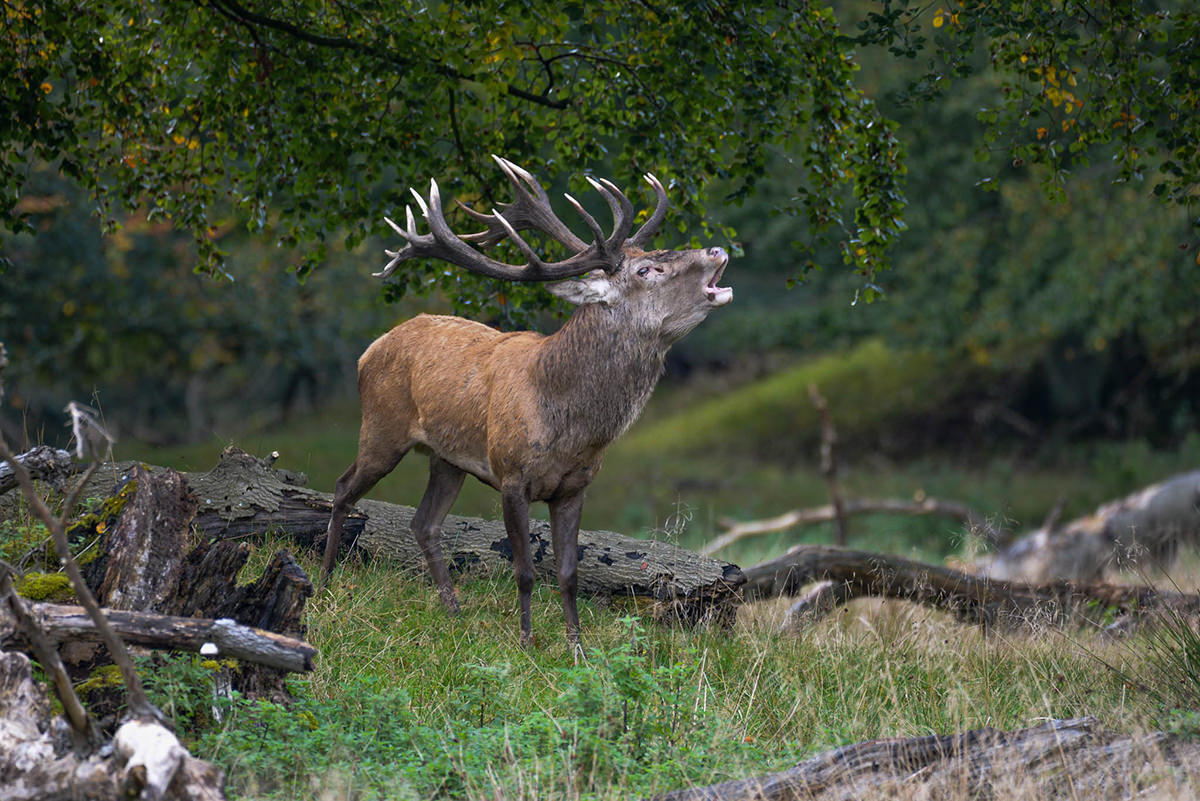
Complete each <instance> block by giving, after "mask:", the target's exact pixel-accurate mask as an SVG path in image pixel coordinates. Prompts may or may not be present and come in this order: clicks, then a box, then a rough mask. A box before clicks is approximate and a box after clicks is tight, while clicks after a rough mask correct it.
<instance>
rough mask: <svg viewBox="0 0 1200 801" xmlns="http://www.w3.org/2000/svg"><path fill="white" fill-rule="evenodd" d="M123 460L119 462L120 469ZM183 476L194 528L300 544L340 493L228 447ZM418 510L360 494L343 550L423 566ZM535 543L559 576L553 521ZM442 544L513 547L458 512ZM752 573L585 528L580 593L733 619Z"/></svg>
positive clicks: (493, 549) (504, 560)
mask: <svg viewBox="0 0 1200 801" xmlns="http://www.w3.org/2000/svg"><path fill="white" fill-rule="evenodd" d="M123 467H127V466H123V465H117V468H118V471H120V470H121V469H122V468H123ZM149 469H150V470H151V471H152V472H158V471H160V470H162V469H164V468H158V467H151V468H149ZM105 475H106V476H107V478H106V485H97V486H95V487H94V488H91V489H89V490H88V491H89V492H90V493H91V494H93V495H100V496H103V495H106V494H108V493H109V492H111V490H112V488H113V480H112V476H113V471H105ZM183 475H184V477H185V478H186V480H187V483H188V486H189V487H191V489H192V491H193V492H194V493H195V496H196V499H197V504H198V509H197V512H196V515H195V520H194V526H195V528H196V530H197V531H198V532H200V533H203V534H206V535H208V536H210V537H214V538H242V537H247V536H251V535H256V534H261V533H262V532H264V531H267V530H268V529H276V530H278V531H281V532H283V533H285V534H286V535H287V536H288V538H289V539H291V540H292V541H294V542H296V543H297V544H298V545H302V546H318V545H321V544H323V538H324V536H325V527H326V525H327V523H328V522H329V513H330V510H331V508H332V496H331V495H330V494H328V493H324V492H317V491H315V490H312V489H309V488H307V487H305V486H303V484H304V483H305V480H306V479H305V478H304V476H303V475H301V474H296V473H289V472H286V471H280V470H276V469H274V468H273V465H272V462H271V461H268V460H264V459H259V458H256V457H254V456H251V455H249V454H247V453H245V452H243V451H241V450H238V449H236V448H227V449H226V450H225V452H224V453H222V454H221V458H220V460H219V461H218V463H217V465H216V466H215V467H214V468H213V469H212V470H210V471H208V472H203V473H184V474H183ZM413 513H414V509H413V508H412V507H411V506H401V505H398V504H391V503H385V502H383V501H372V500H364V501H361V502H359V504H358V505H357V507H356V508H355V511H354V512H353V513H351V515H350V517H349V518H348V519H347V520H346V527H345V533H344V534H343V537H342V540H343V543H344V545H343V549H344V550H349V549H351V548H359V549H361V550H363V551H365V552H366V553H368V554H370V555H371V556H373V557H378V558H386V559H390V560H394V561H395V562H397V563H399V564H400V565H403V566H406V567H410V568H413V569H415V570H418V571H420V572H421V573H424V571H425V561H424V556H423V555H422V554H421V551H420V548H419V547H418V546H417V543H416V541H415V540H414V539H413V537H412V535H411V533H410V529H409V527H410V523H411V521H412V516H413ZM530 543H531V548H530V551H531V553H532V554H533V560H534V568H535V570H537V571H538V573H539V575H540V576H542V577H544V578H547V579H551V580H554V576H555V569H554V558H553V550H552V547H551V538H550V526H549V523H547V522H545V521H538V520H535V521H532V522H531V525H530ZM442 548H443V551H444V553H445V554H446V559H447V563H448V564H449V565H450V568H451V570H462V569H465V568H469V567H473V566H481V567H484V568H501V567H503V568H510V567H511V561H512V552H511V549H510V547H509V543H508V536H507V534H506V533H505V530H504V524H503V523H502V522H500V521H494V520H484V519H481V518H474V517H460V516H457V515H450V516H448V517H447V518H446V521H445V523H444V525H443V527H442ZM743 581H744V577H743V576H742V573H741V570H740V569H739V568H738V567H737V566H736V565H733V564H729V563H728V562H722V561H718V560H716V559H711V558H709V557H705V556H702V555H700V554H697V553H694V552H691V551H687V550H684V549H682V548H678V547H676V546H674V545H672V544H670V543H666V542H659V541H654V540H641V539H634V538H632V537H627V536H624V535H622V534H618V533H615V532H611V531H580V532H579V591H580V592H581V593H585V594H589V595H593V596H600V597H614V596H636V597H644V598H652V599H654V600H655V601H656V602H657V611H658V613H659V614H660V615H661V616H663V617H666V618H669V619H673V620H679V621H681V622H685V623H698V622H706V621H721V622H726V621H729V620H731V619H732V617H733V615H734V613H735V612H736V609H737V607H738V605H739V604H740V600H741V595H740V591H739V588H740V586H741V584H742V582H743Z"/></svg>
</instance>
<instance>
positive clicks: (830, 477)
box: [808, 384, 848, 547]
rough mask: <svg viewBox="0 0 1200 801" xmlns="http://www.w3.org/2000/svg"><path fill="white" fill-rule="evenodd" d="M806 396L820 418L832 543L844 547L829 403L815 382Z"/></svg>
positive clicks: (834, 433)
mask: <svg viewBox="0 0 1200 801" xmlns="http://www.w3.org/2000/svg"><path fill="white" fill-rule="evenodd" d="M808 396H809V398H811V399H812V404H813V407H815V408H816V410H817V415H818V416H819V417H820V418H821V475H823V476H825V483H827V484H828V485H829V501H830V504H829V505H830V506H832V507H833V544H834V545H840V546H842V547H845V545H846V535H847V530H848V524H847V523H846V509H845V505H844V504H843V502H842V490H841V487H839V486H838V480H837V458H836V454H835V452H834V446H835V445H837V429H836V428H834V427H833V417H832V416H830V414H829V405H828V404H827V403H825V399H824V398H823V397H821V393H820V392H819V391H818V390H817V385H816V384H809V385H808Z"/></svg>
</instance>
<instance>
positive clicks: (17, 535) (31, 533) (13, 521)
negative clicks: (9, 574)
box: [0, 517, 50, 562]
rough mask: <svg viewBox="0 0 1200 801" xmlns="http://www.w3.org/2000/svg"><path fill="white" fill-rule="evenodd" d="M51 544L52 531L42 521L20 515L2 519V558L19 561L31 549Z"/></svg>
mask: <svg viewBox="0 0 1200 801" xmlns="http://www.w3.org/2000/svg"><path fill="white" fill-rule="evenodd" d="M49 544H50V532H49V530H47V528H46V526H45V525H44V524H42V523H41V522H36V521H32V520H22V519H20V518H19V517H5V518H4V519H0V559H3V560H4V561H6V562H18V561H20V560H21V558H22V557H24V556H25V555H26V554H28V553H29V552H30V551H32V550H34V549H36V548H43V547H48V546H49Z"/></svg>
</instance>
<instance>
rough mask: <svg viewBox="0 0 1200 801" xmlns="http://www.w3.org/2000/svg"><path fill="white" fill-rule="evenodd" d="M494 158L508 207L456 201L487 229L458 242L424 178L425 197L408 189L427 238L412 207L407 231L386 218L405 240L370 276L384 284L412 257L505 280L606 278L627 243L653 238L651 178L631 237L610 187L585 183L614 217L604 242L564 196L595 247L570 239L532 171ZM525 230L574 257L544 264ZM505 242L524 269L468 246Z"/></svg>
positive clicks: (622, 205) (625, 204) (629, 218)
mask: <svg viewBox="0 0 1200 801" xmlns="http://www.w3.org/2000/svg"><path fill="white" fill-rule="evenodd" d="M493 158H494V159H495V161H496V164H497V165H498V166H499V167H500V169H501V171H503V173H504V175H505V176H506V177H507V178H508V180H509V182H510V183H511V184H512V185H513V190H514V192H515V199H514V200H513V202H511V203H509V204H500V206H499V208H497V209H493V210H492V213H491V214H484V213H482V212H478V211H475V210H474V209H471V208H469V207H468V206H465V205H463V204H462V203H459V206H460V207H461V208H463V209H464V210H465V211H466V212H467V214H468V215H470V216H471V218H472V219H474V220H477V221H479V222H482V223H484V224H485V225H486V226H487V230H485V231H480V232H477V233H473V234H466V235H462V236H459V235H458V234H455V233H454V231H453V230H452V229H451V228H450V225H449V223H447V222H446V217H445V214H444V213H443V211H442V196H441V190H440V189H439V188H438V185H437V181H436V180H430V182H429V195H428V198H426V197H424V196H422V195H421V194H420V193H419V192H417V191H416V190H415V189H414V190H411V191H412V195H413V197H414V198H415V199H416V201H417V205H418V206H419V207H420V209H421V213H422V214H423V215H424V217H425V219H426V221H427V222H428V223H429V233H428V234H421V233H418V232H417V225H416V221H415V220H414V218H413V213H412V208H411V207H406V208H405V213H406V215H407V222H408V226H407V227H406V228H401V227H400V226H399V225H397V224H396V223H395V222H394V221H392V220H391V219H389V218H386V217H385V218H384V219H385V221H386V222H387V224H388V225H389V226H391V228H392V229H393V230H394V231H395V232H396V233H397V234H399V235H400V237H401V238H402V239H404V241H405V245H404V247H402V248H400V249H399V250H394V251H393V250H386V251H384V252H385V253H386V254H387V255H388V257H389V258H390V259H391V260H390V261H389V262H388V263H387V265H386V266H385V267H384V268H383V270H381V271H380V272H378V273H375V275H377V276H379V277H381V278H386V277H387V276H389V275H391V274H392V273H393V272H394V271H395V270H396V268H397V266H398V265H399V264H400V263H401V262H403V261H405V260H407V259H411V258H435V259H441V260H442V261H447V262H450V263H451V264H455V265H458V266H459V267H462V268H464V269H466V270H470V271H471V272H475V273H479V274H481V275H486V276H489V277H492V278H501V279H505V280H509V281H554V280H559V279H562V278H569V277H571V276H575V275H582V274H583V273H586V272H589V271H591V270H596V269H601V270H604V271H605V272H608V273H613V272H616V271H617V270H619V269H620V266H621V262H622V249H623V248H624V247H625V246H627V245H629V246H637V247H641V246H643V245H644V244H645V243H646V242H648V241H649V238H650V237H652V236H653V235H654V232H655V231H656V230H657V228H658V226H659V225H660V224H661V223H662V220H663V218H664V217H665V215H666V207H667V199H666V191H665V190H664V189H663V187H662V184H661V183H659V182H658V179H656V178H655V177H654V176H653V175H649V174H647V175H646V180H647V181H648V182H649V183H650V185H651V187H653V188H654V191H655V194H656V195H657V196H658V203H657V206H656V207H655V210H654V213H653V214H652V215H651V217H650V219H649V220H647V221H646V223H645V224H644V225H643V226H642V227H641V229H639V230H638V232H637V233H636V234H635V235H634V236H633V237H632V238H631V237H630V236H629V231H630V229H631V228H632V227H633V219H634V210H633V204H632V203H631V202H630V201H629V198H627V197H626V196H625V194H624V193H623V192H622V191H621V190H620V189H619V188H618V187H617V186H616V185H615V184H614V183H612V182H611V181H608V180H605V179H600V180H596V179H594V178H591V177H587V181H588V183H589V184H591V185H592V187H593V188H594V189H595V190H596V191H597V192H599V193H600V196H601V197H603V198H604V201H605V202H606V203H607V204H608V207H609V209H610V210H611V211H612V216H613V230H612V233H611V234H610V235H609V236H607V237H605V236H604V231H603V229H602V228H601V227H600V224H599V223H598V222H596V219H595V218H594V217H592V215H591V214H589V213H588V212H587V210H586V209H584V208H583V206H582V204H580V203H579V201H577V200H576V199H575V198H573V197H571V196H570V195H566V196H565V197H566V199H567V201H568V202H569V203H570V204H571V205H572V206H573V207H574V208H575V210H576V211H577V212H578V213H579V216H580V217H581V218H582V219H583V221H584V223H586V224H587V227H588V229H589V230H590V231H591V232H592V236H593V237H594V241H593V242H592V243H591V244H587V243H585V242H584V241H583V240H582V239H580V238H579V237H578V236H576V235H575V234H574V233H572V232H571V230H570V229H569V228H567V226H566V225H565V224H564V223H563V222H562V221H561V220H560V219H559V218H558V216H557V215H556V214H555V213H554V209H553V208H551V206H550V198H549V196H548V195H547V194H546V190H545V189H544V188H543V187H542V185H541V184H539V183H538V181H537V179H536V178H534V176H533V174H532V173H530V172H529V171H527V170H525V169H524V168H522V167H520V166H519V165H517V164H514V163H513V162H511V161H509V160H507V159H503V158H500V157H499V156H493ZM529 228H532V229H535V230H538V231H542V232H543V233H545V234H547V235H548V236H550V237H552V238H554V239H555V240H557V241H558V242H559V243H560V244H562V245H564V246H566V247H568V248H570V249H571V250H573V251H575V254H574V255H573V256H570V257H568V258H566V259H563V260H562V261H557V262H546V261H543V260H542V259H541V258H540V257H539V256H538V255H537V253H535V252H534V250H533V248H532V247H530V245H529V243H528V242H526V241H525V240H524V239H523V238H522V237H521V235H520V233H519V232H520V231H521V230H523V229H529ZM506 238H507V239H510V240H512V242H513V244H514V245H515V246H516V247H517V249H518V250H520V251H521V253H522V255H524V257H525V258H526V259H527V262H526V263H525V264H523V265H514V264H507V263H505V262H502V261H497V260H496V259H492V258H490V257H488V256H485V255H484V254H483V253H481V252H479V251H478V250H476V249H475V248H474V247H472V246H471V245H470V244H468V243H472V242H473V243H477V244H479V245H481V246H488V245H494V244H496V243H498V242H500V241H502V240H504V239H506Z"/></svg>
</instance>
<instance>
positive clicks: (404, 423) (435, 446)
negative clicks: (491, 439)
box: [358, 314, 542, 480]
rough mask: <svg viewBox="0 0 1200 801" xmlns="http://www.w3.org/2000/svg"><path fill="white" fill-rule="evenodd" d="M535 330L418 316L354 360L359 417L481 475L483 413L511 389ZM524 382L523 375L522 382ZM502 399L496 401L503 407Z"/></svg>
mask: <svg viewBox="0 0 1200 801" xmlns="http://www.w3.org/2000/svg"><path fill="white" fill-rule="evenodd" d="M541 339H542V337H541V335H539V334H534V333H531V332H526V331H523V332H513V333H505V332H501V331H497V330H496V329H494V328H490V327H488V326H486V325H483V324H482V323H477V322H473V321H471V320H464V319H462V318H461V317H446V316H438V315H426V314H422V315H418V316H417V317H414V318H412V319H411V320H408V321H406V322H404V323H401V324H400V325H398V326H396V327H395V328H393V329H392V330H391V331H388V332H387V333H386V334H384V335H383V336H381V337H379V338H378V339H377V340H375V341H374V342H373V343H371V345H370V347H368V348H367V350H366V351H365V352H364V353H363V355H362V357H361V358H360V359H359V361H358V385H359V395H360V399H361V402H362V409H363V417H364V418H367V417H380V418H382V419H383V420H384V423H383V425H384V426H385V427H388V428H391V429H392V430H393V431H394V432H395V435H396V436H397V437H406V438H408V439H410V440H412V441H413V442H415V443H416V444H418V445H425V446H427V447H428V448H429V449H431V450H433V451H434V452H436V453H437V454H438V455H440V456H442V457H443V458H445V459H447V460H448V461H450V462H452V463H455V464H458V465H459V466H460V467H462V468H464V469H466V470H468V471H470V472H472V473H475V474H476V475H480V477H481V478H485V480H486V479H487V478H488V476H485V475H482V473H485V472H489V471H487V469H486V465H487V454H488V412H489V409H492V410H493V411H494V410H495V408H496V406H497V402H496V397H497V396H501V397H505V396H511V394H512V392H513V387H514V386H516V385H519V384H520V383H522V381H521V377H520V376H519V375H515V374H520V373H524V372H526V371H527V370H528V364H529V363H530V361H531V359H532V353H531V351H532V350H533V349H535V348H536V344H537V342H538V341H540V340H541ZM524 383H527V382H524ZM510 404H511V397H509V398H508V402H506V403H501V404H500V405H502V406H509V405H510Z"/></svg>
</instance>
